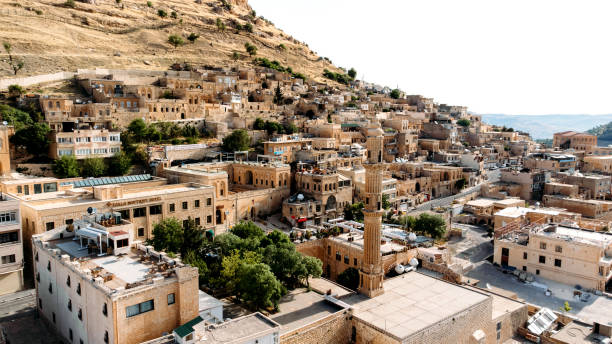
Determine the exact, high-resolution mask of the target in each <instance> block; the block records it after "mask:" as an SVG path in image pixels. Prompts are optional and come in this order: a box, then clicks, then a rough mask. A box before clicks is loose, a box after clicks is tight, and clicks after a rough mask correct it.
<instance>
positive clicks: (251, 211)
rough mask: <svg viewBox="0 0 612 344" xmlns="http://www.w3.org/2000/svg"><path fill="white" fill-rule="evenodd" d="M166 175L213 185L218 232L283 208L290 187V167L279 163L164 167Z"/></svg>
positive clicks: (225, 163) (241, 162)
mask: <svg viewBox="0 0 612 344" xmlns="http://www.w3.org/2000/svg"><path fill="white" fill-rule="evenodd" d="M163 175H164V176H166V177H167V178H168V179H169V180H170V181H171V182H180V183H184V182H191V183H198V184H201V185H207V186H210V187H214V217H215V220H214V223H215V225H216V233H221V232H223V231H225V230H227V229H228V228H229V227H231V226H232V225H234V224H236V223H238V222H240V221H241V220H251V219H255V218H256V217H257V216H264V215H269V214H271V213H273V212H274V211H275V210H278V209H280V208H281V205H282V202H283V200H284V199H286V198H287V197H289V193H290V187H291V168H290V167H289V165H287V164H283V163H279V162H268V163H258V162H247V161H244V162H243V161H232V162H220V163H200V164H189V165H184V166H177V167H168V168H165V169H164V170H163Z"/></svg>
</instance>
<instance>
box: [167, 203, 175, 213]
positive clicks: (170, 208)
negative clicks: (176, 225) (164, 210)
mask: <svg viewBox="0 0 612 344" xmlns="http://www.w3.org/2000/svg"><path fill="white" fill-rule="evenodd" d="M168 211H169V212H171V213H174V203H170V204H169V205H168Z"/></svg>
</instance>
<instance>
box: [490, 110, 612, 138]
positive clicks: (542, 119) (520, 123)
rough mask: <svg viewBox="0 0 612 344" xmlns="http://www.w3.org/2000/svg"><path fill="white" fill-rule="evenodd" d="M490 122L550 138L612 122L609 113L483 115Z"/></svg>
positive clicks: (611, 115)
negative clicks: (569, 131)
mask: <svg viewBox="0 0 612 344" xmlns="http://www.w3.org/2000/svg"><path fill="white" fill-rule="evenodd" d="M482 120H483V121H484V122H486V123H489V124H495V125H501V126H503V125H505V126H506V127H512V128H514V129H516V130H520V131H525V132H528V133H530V134H531V137H532V138H534V139H549V138H552V136H553V134H554V133H556V132H561V131H566V130H574V131H587V130H589V129H592V128H594V127H597V126H600V125H604V124H607V123H609V122H612V114H608V115H538V116H530V115H498V114H489V115H482Z"/></svg>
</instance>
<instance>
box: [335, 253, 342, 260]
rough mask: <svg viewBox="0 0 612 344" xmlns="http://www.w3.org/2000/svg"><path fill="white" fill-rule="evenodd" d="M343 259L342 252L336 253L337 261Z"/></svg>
mask: <svg viewBox="0 0 612 344" xmlns="http://www.w3.org/2000/svg"><path fill="white" fill-rule="evenodd" d="M341 259H342V256H341V255H340V251H336V260H337V261H340V260H341Z"/></svg>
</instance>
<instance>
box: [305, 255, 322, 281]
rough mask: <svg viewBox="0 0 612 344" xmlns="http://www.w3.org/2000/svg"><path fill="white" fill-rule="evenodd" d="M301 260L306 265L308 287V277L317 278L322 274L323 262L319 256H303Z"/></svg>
mask: <svg viewBox="0 0 612 344" xmlns="http://www.w3.org/2000/svg"><path fill="white" fill-rule="evenodd" d="M302 262H303V264H304V266H305V267H306V285H307V286H309V287H310V280H309V277H312V278H319V277H321V274H323V262H321V260H320V259H319V258H316V257H311V256H303V257H302Z"/></svg>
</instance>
